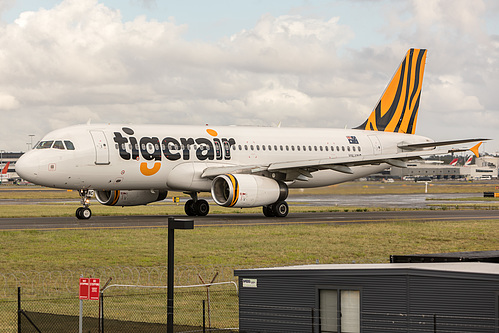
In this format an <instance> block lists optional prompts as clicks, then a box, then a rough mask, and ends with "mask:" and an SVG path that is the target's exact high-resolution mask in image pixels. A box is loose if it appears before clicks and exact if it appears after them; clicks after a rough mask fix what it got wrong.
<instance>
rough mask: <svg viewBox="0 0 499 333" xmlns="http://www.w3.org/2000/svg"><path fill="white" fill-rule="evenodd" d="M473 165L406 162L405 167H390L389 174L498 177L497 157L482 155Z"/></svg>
mask: <svg viewBox="0 0 499 333" xmlns="http://www.w3.org/2000/svg"><path fill="white" fill-rule="evenodd" d="M475 163H476V164H473V165H465V166H459V165H450V164H444V162H440V161H434V160H432V161H428V160H425V161H414V162H408V163H407V168H397V167H392V168H391V170H390V176H391V177H393V178H401V179H404V178H407V177H409V178H411V179H413V178H419V177H431V178H433V179H464V178H466V179H473V180H480V179H482V180H488V179H496V178H497V177H498V169H499V157H494V156H483V157H478V158H476V159H475Z"/></svg>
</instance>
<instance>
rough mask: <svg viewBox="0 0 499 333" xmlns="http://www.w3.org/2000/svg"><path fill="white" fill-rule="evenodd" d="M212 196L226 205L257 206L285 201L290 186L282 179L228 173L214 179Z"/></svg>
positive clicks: (219, 202)
mask: <svg viewBox="0 0 499 333" xmlns="http://www.w3.org/2000/svg"><path fill="white" fill-rule="evenodd" d="M211 196H212V197H213V200H214V201H215V202H216V203H217V204H218V205H220V206H224V207H257V206H266V205H270V204H273V203H275V202H278V201H284V200H286V198H287V197H288V187H287V186H286V184H284V183H283V182H281V181H277V180H274V179H271V178H267V177H262V176H254V175H246V174H236V175H233V174H226V175H220V176H217V177H215V179H213V182H212V184H211Z"/></svg>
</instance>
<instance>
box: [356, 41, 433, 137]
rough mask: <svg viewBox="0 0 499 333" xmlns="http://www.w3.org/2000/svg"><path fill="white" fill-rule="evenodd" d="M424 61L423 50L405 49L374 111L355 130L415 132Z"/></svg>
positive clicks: (424, 52) (424, 54) (424, 51)
mask: <svg viewBox="0 0 499 333" xmlns="http://www.w3.org/2000/svg"><path fill="white" fill-rule="evenodd" d="M425 63H426V50H425V49H410V50H409V51H407V54H406V55H405V57H404V59H403V60H402V63H401V64H400V66H399V68H398V69H397V71H396V72H395V75H394V76H393V78H392V80H391V81H390V83H389V84H388V86H387V87H386V89H385V91H384V92H383V95H382V96H381V98H380V100H379V101H378V104H377V105H376V107H375V108H374V110H373V112H372V113H371V115H370V116H369V118H367V120H366V121H365V122H364V123H363V124H362V125H360V126H358V127H356V129H363V130H371V131H385V132H398V133H408V134H414V131H415V130H416V122H417V118H418V109H419V99H420V97H421V88H422V85H423V74H424V67H425Z"/></svg>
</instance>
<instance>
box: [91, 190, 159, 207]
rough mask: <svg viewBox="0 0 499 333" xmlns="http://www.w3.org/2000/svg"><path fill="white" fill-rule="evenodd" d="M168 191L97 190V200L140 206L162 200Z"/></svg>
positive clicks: (118, 204) (108, 203)
mask: <svg viewBox="0 0 499 333" xmlns="http://www.w3.org/2000/svg"><path fill="white" fill-rule="evenodd" d="M167 194H168V191H154V190H151V191H139V190H133V191H95V198H96V199H97V201H98V202H99V203H101V204H103V205H106V206H139V205H147V204H148V203H151V202H155V201H161V200H164V199H165V198H166V196H167Z"/></svg>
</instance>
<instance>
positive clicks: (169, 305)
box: [166, 217, 175, 333]
mask: <svg viewBox="0 0 499 333" xmlns="http://www.w3.org/2000/svg"><path fill="white" fill-rule="evenodd" d="M174 220H175V219H174V218H173V217H169V218H168V280H167V289H166V290H167V296H166V297H167V302H166V313H167V318H166V331H167V333H173V288H174V285H173V281H174V280H173V274H174V273H173V268H174V265H175V264H174V258H175V254H174V251H175V247H174V239H175V228H174V225H173V222H174Z"/></svg>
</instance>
